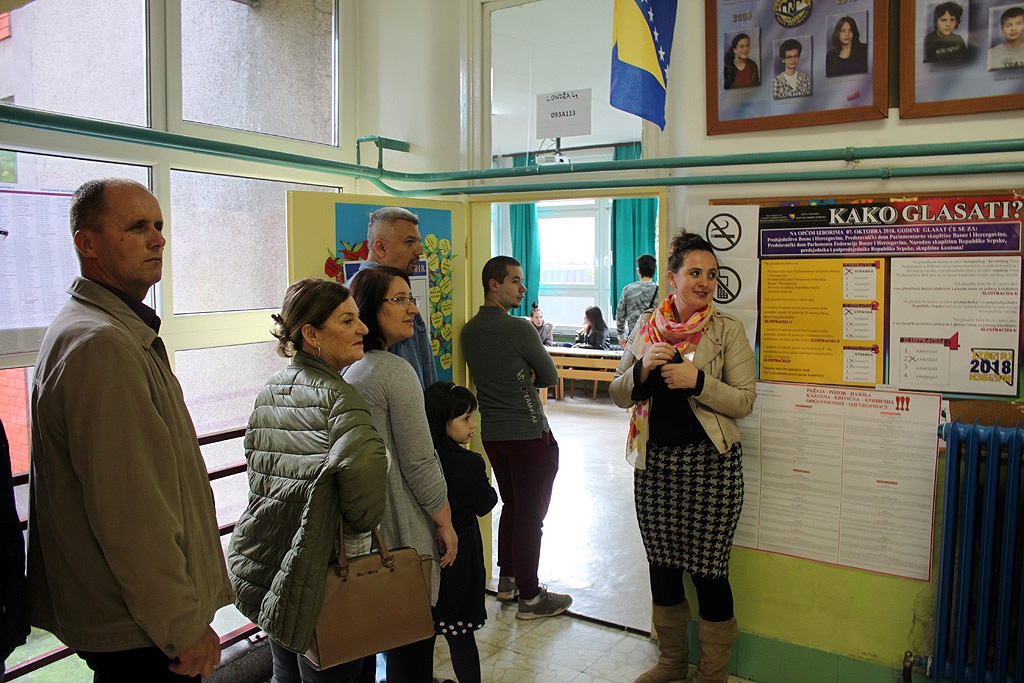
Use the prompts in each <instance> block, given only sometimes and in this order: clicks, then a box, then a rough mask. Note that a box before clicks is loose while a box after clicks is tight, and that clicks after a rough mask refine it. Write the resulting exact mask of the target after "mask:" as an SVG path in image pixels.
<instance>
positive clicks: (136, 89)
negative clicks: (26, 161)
mask: <svg viewBox="0 0 1024 683" xmlns="http://www.w3.org/2000/svg"><path fill="white" fill-rule="evenodd" d="M9 30H10V34H11V35H10V37H9V38H7V39H6V40H3V41H2V42H0V98H10V102H12V103H13V104H15V105H18V106H20V107H29V108H32V109H41V110H43V111H49V112H56V113H59V114H72V115H75V116H84V117H87V118H92V119H101V120H104V121H115V122H118V123H130V124H134V125H137V126H146V125H148V123H149V105H148V93H147V85H146V62H147V60H148V59H149V56H150V55H149V50H148V47H147V44H146V4H145V3H144V2H140V1H139V0H75V2H66V1H64V0H34V2H30V3H28V4H27V5H24V6H23V7H20V8H18V9H15V10H13V11H12V12H11V13H10V25H9Z"/></svg>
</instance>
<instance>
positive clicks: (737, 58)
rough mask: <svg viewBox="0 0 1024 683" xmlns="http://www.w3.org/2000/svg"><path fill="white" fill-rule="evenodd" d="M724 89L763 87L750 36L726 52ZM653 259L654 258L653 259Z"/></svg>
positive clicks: (742, 35) (740, 36)
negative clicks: (752, 55)
mask: <svg viewBox="0 0 1024 683" xmlns="http://www.w3.org/2000/svg"><path fill="white" fill-rule="evenodd" d="M724 64H725V66H724V67H723V73H722V89H723V90H732V89H733V88H753V87H756V86H759V85H761V74H760V73H758V71H757V62H755V61H754V60H753V59H751V58H750V36H748V35H747V34H746V33H737V34H736V35H735V36H733V37H732V42H731V43H730V44H729V48H728V49H727V50H726V51H725V61H724ZM652 258H653V257H652Z"/></svg>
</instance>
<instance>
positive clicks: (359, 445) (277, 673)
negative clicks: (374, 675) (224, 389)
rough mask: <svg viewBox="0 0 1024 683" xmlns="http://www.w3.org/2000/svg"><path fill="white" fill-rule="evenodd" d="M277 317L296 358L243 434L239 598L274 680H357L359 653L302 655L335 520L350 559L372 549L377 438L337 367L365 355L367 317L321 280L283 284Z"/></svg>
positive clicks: (235, 550)
mask: <svg viewBox="0 0 1024 683" xmlns="http://www.w3.org/2000/svg"><path fill="white" fill-rule="evenodd" d="M272 318H273V320H274V330H273V332H272V334H273V335H274V337H276V338H277V340H278V344H277V352H278V354H279V355H281V356H283V357H285V358H291V359H292V362H291V364H290V365H288V367H286V368H283V369H282V370H279V371H277V372H276V373H274V375H273V376H271V377H270V379H268V380H267V383H266V384H265V385H264V386H263V389H262V390H261V391H260V393H259V395H258V396H257V397H256V402H255V406H254V408H253V411H252V414H251V415H250V416H249V425H248V427H247V428H246V431H245V460H246V470H247V474H248V479H249V504H248V506H247V507H246V509H245V512H243V513H242V516H241V517H240V518H239V520H238V524H236V525H235V531H234V533H233V534H232V535H231V546H230V548H229V550H228V569H229V571H230V573H231V582H232V584H233V585H234V587H235V595H236V597H235V605H236V606H237V607H238V611H240V612H241V613H242V614H244V615H245V616H246V617H248V618H249V619H251V620H252V621H253V622H254V623H256V624H258V625H259V627H260V628H262V629H263V630H264V631H265V632H266V633H267V635H268V636H269V638H270V651H271V657H272V659H273V667H274V675H273V681H274V683H355V681H357V680H358V679H359V675H360V672H361V670H362V662H363V660H361V659H357V660H356V661H354V662H347V663H344V664H339V665H337V666H334V667H331V668H328V669H323V670H322V671H317V670H316V669H315V668H314V667H313V666H312V665H311V664H310V663H309V662H308V661H306V659H305V658H304V657H303V656H302V653H303V652H305V651H306V650H308V649H309V646H310V643H311V642H312V637H313V629H314V627H315V625H316V621H317V618H318V617H319V615H320V608H321V605H322V603H323V598H324V577H325V573H326V572H325V567H326V566H327V565H328V563H329V561H330V560H331V559H332V553H333V552H334V550H335V546H336V545H337V543H338V524H339V522H340V523H342V524H343V526H344V531H345V551H346V555H348V556H349V557H352V556H355V555H360V554H362V553H365V552H369V549H370V540H369V532H370V531H372V530H373V529H374V528H375V527H376V526H377V524H379V523H380V520H381V517H383V515H384V496H385V494H386V492H387V470H388V459H387V453H386V452H385V450H384V442H383V441H382V440H381V438H380V436H378V434H377V432H376V430H374V428H373V424H372V423H371V422H370V409H369V407H368V406H367V405H366V401H364V400H363V397H362V396H360V395H359V392H357V391H356V390H355V388H354V387H352V386H351V385H350V384H348V382H346V381H345V380H344V379H342V378H341V376H340V375H339V374H338V373H339V372H340V371H341V370H342V368H345V367H347V366H349V365H351V364H352V363H354V362H356V361H357V360H359V359H360V358H362V357H363V334H364V333H365V332H366V325H364V324H363V323H362V321H360V320H359V309H358V308H357V307H356V304H355V301H354V300H353V298H352V297H351V296H350V295H349V291H348V289H347V288H345V287H344V286H342V285H340V284H338V283H337V282H332V281H330V280H319V279H306V280H300V281H298V282H296V283H295V284H293V285H292V286H291V287H289V288H288V292H287V293H286V294H285V297H284V305H283V306H282V307H281V313H280V314H274V315H273V316H272ZM272 587H273V588H272Z"/></svg>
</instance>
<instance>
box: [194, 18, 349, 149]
mask: <svg viewBox="0 0 1024 683" xmlns="http://www.w3.org/2000/svg"><path fill="white" fill-rule="evenodd" d="M336 15H337V3H336V2H333V1H331V0H328V1H327V2H325V1H324V0H279V1H278V2H262V3H259V2H252V3H248V2H210V0H181V62H182V64H181V89H182V102H181V106H182V118H183V119H184V120H186V121H193V122H196V123H206V124H210V125H214V126H221V127H224V128H234V129H237V130H244V131H250V132H254V133H264V134H267V135H276V136H280V137H287V138H293V139H297V140H305V141H309V142H315V143H320V144H325V145H331V144H336V143H337V135H336V132H337V125H336V122H337V115H336V103H337V94H336V93H337V86H336V80H337V79H336V78H335V74H336V73H337V65H336V51H335V49H334V35H335V17H336Z"/></svg>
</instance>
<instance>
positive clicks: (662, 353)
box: [643, 342, 697, 389]
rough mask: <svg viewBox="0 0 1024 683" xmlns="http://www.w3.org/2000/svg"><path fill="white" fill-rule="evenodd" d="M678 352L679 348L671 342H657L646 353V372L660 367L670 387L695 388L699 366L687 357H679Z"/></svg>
mask: <svg viewBox="0 0 1024 683" xmlns="http://www.w3.org/2000/svg"><path fill="white" fill-rule="evenodd" d="M678 354H679V350H678V349H677V348H676V347H674V346H672V345H671V344H669V343H667V342H656V343H655V344H653V345H652V346H651V348H649V349H648V350H647V353H645V354H644V357H643V369H644V370H645V371H646V372H645V373H644V374H647V373H650V371H652V370H655V369H658V368H660V369H661V376H662V377H663V378H664V380H665V386H667V387H668V388H669V389H693V388H694V387H696V386H697V366H696V365H694V364H693V361H691V360H689V359H687V358H685V357H682V358H678V357H677V356H678Z"/></svg>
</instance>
